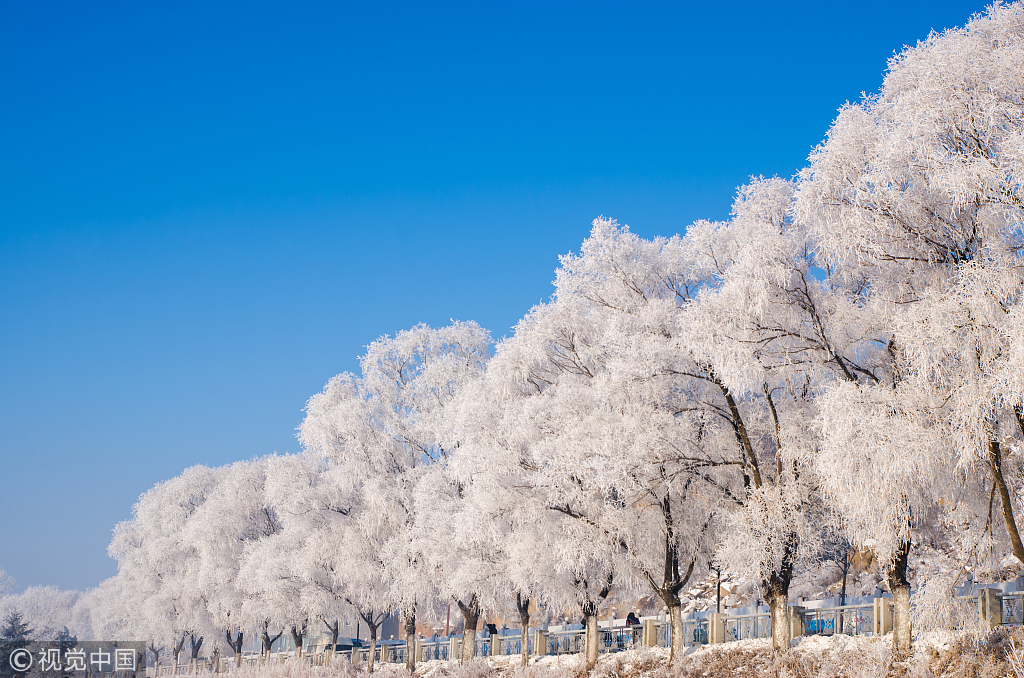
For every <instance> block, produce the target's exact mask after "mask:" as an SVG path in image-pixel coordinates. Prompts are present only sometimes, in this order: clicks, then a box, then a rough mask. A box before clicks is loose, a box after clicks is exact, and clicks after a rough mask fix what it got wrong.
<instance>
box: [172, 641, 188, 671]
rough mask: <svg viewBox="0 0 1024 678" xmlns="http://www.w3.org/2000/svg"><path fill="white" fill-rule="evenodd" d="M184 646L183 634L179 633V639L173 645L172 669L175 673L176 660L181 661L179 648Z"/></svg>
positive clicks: (176, 668) (176, 667) (176, 669)
mask: <svg viewBox="0 0 1024 678" xmlns="http://www.w3.org/2000/svg"><path fill="white" fill-rule="evenodd" d="M184 647H185V634H184V633H183V634H181V640H179V641H178V642H177V644H175V646H174V669H173V671H174V672H175V673H177V672H178V662H180V661H181V650H182V649H183V648H184Z"/></svg>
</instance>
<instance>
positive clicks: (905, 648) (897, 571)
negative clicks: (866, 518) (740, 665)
mask: <svg viewBox="0 0 1024 678" xmlns="http://www.w3.org/2000/svg"><path fill="white" fill-rule="evenodd" d="M909 559H910V541H909V540H907V541H906V542H904V543H903V544H901V548H900V550H899V551H898V552H897V553H896V556H895V557H894V558H893V561H892V563H890V565H889V576H888V580H889V591H891V592H892V597H893V610H892V612H893V614H892V652H893V656H894V657H896V658H897V659H905V658H906V657H909V656H910V652H911V644H910V582H909V581H907V565H908V561H909Z"/></svg>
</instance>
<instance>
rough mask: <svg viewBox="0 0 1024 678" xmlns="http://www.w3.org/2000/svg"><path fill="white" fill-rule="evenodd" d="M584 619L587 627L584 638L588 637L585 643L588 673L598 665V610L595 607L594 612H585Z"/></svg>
mask: <svg viewBox="0 0 1024 678" xmlns="http://www.w3.org/2000/svg"><path fill="white" fill-rule="evenodd" d="M583 620H584V628H585V634H584V638H585V639H586V645H585V650H586V654H585V655H584V656H585V657H586V669H587V673H589V672H591V671H593V670H594V667H595V666H597V656H598V636H597V634H598V629H597V610H596V609H595V610H594V612H593V614H586V613H584V617H583Z"/></svg>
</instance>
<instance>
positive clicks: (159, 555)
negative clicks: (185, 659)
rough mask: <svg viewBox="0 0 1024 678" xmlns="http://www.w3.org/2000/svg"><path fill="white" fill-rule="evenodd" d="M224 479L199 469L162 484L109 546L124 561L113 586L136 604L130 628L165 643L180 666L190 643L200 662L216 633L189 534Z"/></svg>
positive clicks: (141, 503)
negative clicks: (205, 640)
mask: <svg viewBox="0 0 1024 678" xmlns="http://www.w3.org/2000/svg"><path fill="white" fill-rule="evenodd" d="M223 476H224V470H223V469H211V468H208V467H206V466H193V467H191V468H189V469H186V470H185V472H184V473H182V474H181V475H180V476H177V477H175V478H172V479H171V480H168V481H165V482H163V483H160V484H158V485H157V486H156V487H154V488H152V489H151V490H149V491H147V492H146V493H144V494H143V495H142V496H141V497H140V498H139V501H138V502H137V503H136V504H135V507H134V508H133V511H132V518H131V519H130V520H128V521H125V522H123V523H120V524H118V525H117V527H116V528H115V529H114V537H113V540H112V541H111V543H110V546H109V547H108V553H109V554H110V555H111V557H113V558H115V559H116V560H117V562H118V575H117V577H116V578H114V580H113V581H112V582H111V585H112V586H116V587H117V589H118V590H119V591H121V592H122V595H123V597H122V600H124V601H126V602H127V601H131V602H132V604H131V605H129V606H126V607H125V610H124V615H125V617H126V620H125V623H126V624H128V625H130V627H131V628H133V629H135V630H136V631H137V632H140V633H145V634H146V635H148V636H149V637H150V638H151V639H162V640H165V641H166V642H167V644H168V646H169V647H171V648H172V652H173V654H174V657H175V662H176V663H177V661H178V657H179V655H180V653H181V650H182V649H183V647H184V645H185V642H186V641H187V642H188V643H189V650H190V655H191V657H192V660H193V661H194V660H195V659H196V658H197V657H198V655H199V650H200V648H201V647H202V639H203V638H204V637H205V635H204V634H208V633H213V632H215V631H216V625H215V620H214V619H213V618H212V616H211V615H210V613H209V610H208V608H207V591H205V590H204V589H203V587H202V586H201V582H202V579H201V575H200V573H201V569H202V558H201V551H200V544H199V543H198V542H197V541H195V540H190V539H186V537H185V535H186V528H187V525H188V523H189V521H190V519H192V518H193V517H194V516H195V515H196V512H197V511H198V510H199V508H200V507H201V506H202V505H203V503H204V502H205V501H206V500H207V498H208V497H209V496H210V495H211V494H212V493H213V492H214V489H215V488H216V486H217V484H218V483H219V482H220V481H221V479H222V478H223Z"/></svg>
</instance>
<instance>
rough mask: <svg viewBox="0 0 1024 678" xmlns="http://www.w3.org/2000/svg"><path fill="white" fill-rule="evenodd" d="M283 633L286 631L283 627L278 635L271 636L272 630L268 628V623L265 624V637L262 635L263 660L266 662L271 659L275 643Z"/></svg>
mask: <svg viewBox="0 0 1024 678" xmlns="http://www.w3.org/2000/svg"><path fill="white" fill-rule="evenodd" d="M282 633H284V629H281V631H280V633H278V634H277V635H276V636H271V635H270V631H269V630H268V626H267V625H264V626H263V637H262V640H263V662H264V663H266V662H268V661H270V651H271V650H273V649H274V643H276V642H277V639H278V638H280V637H281V634H282Z"/></svg>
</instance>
